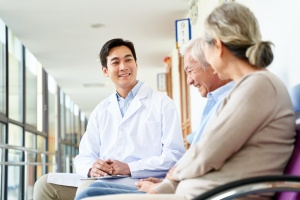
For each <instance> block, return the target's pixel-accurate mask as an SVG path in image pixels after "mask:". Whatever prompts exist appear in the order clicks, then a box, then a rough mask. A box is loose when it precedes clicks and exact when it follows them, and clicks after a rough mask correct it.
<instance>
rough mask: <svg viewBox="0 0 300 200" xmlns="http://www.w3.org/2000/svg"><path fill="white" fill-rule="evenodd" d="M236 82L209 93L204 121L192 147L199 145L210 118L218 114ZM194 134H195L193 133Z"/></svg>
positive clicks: (195, 133) (203, 116) (195, 134)
mask: <svg viewBox="0 0 300 200" xmlns="http://www.w3.org/2000/svg"><path fill="white" fill-rule="evenodd" d="M233 86H234V82H233V81H231V82H229V83H227V84H226V85H224V86H222V87H220V88H218V89H216V90H214V91H212V92H209V93H208V94H207V102H206V105H205V107H204V110H203V113H202V119H201V123H200V126H199V127H198V129H197V131H196V132H194V138H193V141H192V143H191V145H193V144H195V143H197V142H198V141H199V139H200V137H201V135H202V133H203V130H204V128H205V126H206V124H207V122H208V121H209V120H210V118H211V117H212V116H213V115H214V114H215V113H216V112H217V110H218V108H219V106H220V105H221V104H222V102H223V100H224V98H225V97H226V95H227V94H228V92H229V91H230V90H231V89H232V88H233ZM192 134H193V133H192Z"/></svg>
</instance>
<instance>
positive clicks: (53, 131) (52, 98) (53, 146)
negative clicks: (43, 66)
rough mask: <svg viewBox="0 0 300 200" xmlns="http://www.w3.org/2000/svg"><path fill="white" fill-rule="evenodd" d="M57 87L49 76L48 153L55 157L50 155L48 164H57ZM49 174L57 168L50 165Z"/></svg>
mask: <svg viewBox="0 0 300 200" xmlns="http://www.w3.org/2000/svg"><path fill="white" fill-rule="evenodd" d="M56 91H57V85H56V82H55V80H54V79H53V78H52V77H51V76H50V75H48V111H49V121H48V128H49V131H48V151H49V152H50V153H52V154H53V155H49V157H48V162H51V163H53V164H54V163H55V153H56V152H57V143H58V142H57V137H58V134H57V112H56V111H57V100H56V99H57V92H56ZM48 170H49V172H55V171H56V169H55V166H54V165H50V166H49V168H48Z"/></svg>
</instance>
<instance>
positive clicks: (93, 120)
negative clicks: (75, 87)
mask: <svg viewBox="0 0 300 200" xmlns="http://www.w3.org/2000/svg"><path fill="white" fill-rule="evenodd" d="M98 131H99V130H98V122H97V108H96V109H95V110H94V111H93V112H92V114H91V116H90V117H89V122H88V125H87V128H86V132H85V133H84V135H83V137H82V139H81V141H80V145H79V154H78V155H77V156H76V157H75V160H74V164H75V168H76V173H77V174H79V175H81V176H82V177H88V176H96V174H100V172H99V171H96V170H94V172H93V171H92V168H93V165H96V163H97V162H99V161H98V158H99V157H100V155H99V154H100V152H99V149H100V145H101V141H100V137H99V134H97V133H98ZM99 164H101V163H99ZM93 173H94V174H93Z"/></svg>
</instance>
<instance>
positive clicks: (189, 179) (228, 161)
mask: <svg viewBox="0 0 300 200" xmlns="http://www.w3.org/2000/svg"><path fill="white" fill-rule="evenodd" d="M294 138H295V118H294V112H293V109H292V104H291V100H290V98H289V94H288V92H287V89H286V87H285V85H284V84H283V83H282V82H281V81H280V80H279V79H278V78H277V77H276V76H275V75H274V74H272V73H271V72H268V71H260V72H255V73H253V74H250V75H247V76H245V77H244V78H243V79H242V80H241V81H240V82H239V83H238V84H237V85H236V86H235V87H234V88H233V89H232V91H231V92H230V93H229V94H228V96H227V97H226V98H225V100H224V102H223V104H222V105H221V106H220V108H219V110H218V112H217V113H216V115H215V116H213V117H212V119H211V121H210V123H209V124H208V125H207V127H206V130H205V131H204V133H203V135H202V137H201V139H200V141H199V142H198V143H197V144H195V145H194V146H192V147H191V148H190V149H189V150H188V151H187V152H186V153H185V154H184V156H183V157H182V158H181V159H180V160H179V162H178V164H177V167H176V170H175V171H174V173H173V175H174V177H176V178H177V179H178V180H179V182H172V181H169V180H165V181H163V182H162V183H161V184H159V185H158V186H157V187H156V188H155V190H156V191H157V192H158V193H176V194H179V195H185V196H186V197H187V198H192V197H195V196H197V195H199V194H200V193H202V192H204V191H207V190H209V189H211V188H214V187H216V186H218V185H221V184H223V183H226V182H229V181H233V180H237V179H241V178H246V177H253V176H258V175H270V174H282V173H283V170H284V168H285V166H286V164H287V162H288V160H289V158H290V156H291V153H292V151H293V147H294V146H293V144H294ZM177 184H178V185H177Z"/></svg>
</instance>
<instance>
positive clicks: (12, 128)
mask: <svg viewBox="0 0 300 200" xmlns="http://www.w3.org/2000/svg"><path fill="white" fill-rule="evenodd" d="M22 133H23V128H22V127H19V126H17V125H14V124H9V125H8V144H9V145H16V146H22V144H23V140H22V135H23V134H22ZM21 161H22V151H20V150H14V149H9V150H8V162H12V163H14V162H21ZM7 181H8V182H7V192H8V193H7V194H8V199H21V198H22V197H21V188H22V174H21V166H8V180H7Z"/></svg>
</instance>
